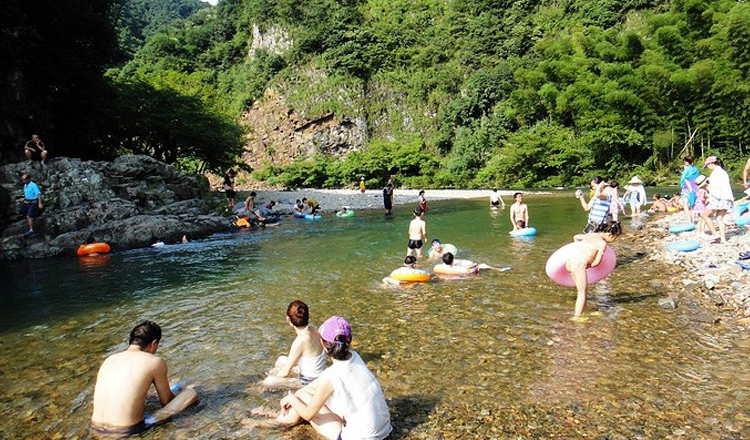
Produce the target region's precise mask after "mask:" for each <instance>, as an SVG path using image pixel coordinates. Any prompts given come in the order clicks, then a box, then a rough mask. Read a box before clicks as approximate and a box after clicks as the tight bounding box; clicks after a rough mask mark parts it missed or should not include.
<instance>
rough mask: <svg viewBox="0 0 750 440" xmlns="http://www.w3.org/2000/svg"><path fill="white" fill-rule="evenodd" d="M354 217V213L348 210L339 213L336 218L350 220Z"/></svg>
mask: <svg viewBox="0 0 750 440" xmlns="http://www.w3.org/2000/svg"><path fill="white" fill-rule="evenodd" d="M353 216H354V211H352V210H349V209H347V210H346V212H337V213H336V217H338V218H349V217H353Z"/></svg>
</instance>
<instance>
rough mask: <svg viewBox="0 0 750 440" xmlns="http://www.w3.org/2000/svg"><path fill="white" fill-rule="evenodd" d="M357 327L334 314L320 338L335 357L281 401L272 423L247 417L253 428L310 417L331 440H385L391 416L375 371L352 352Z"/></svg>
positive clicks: (266, 412) (295, 422)
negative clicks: (353, 331)
mask: <svg viewBox="0 0 750 440" xmlns="http://www.w3.org/2000/svg"><path fill="white" fill-rule="evenodd" d="M351 341H352V329H351V327H350V326H349V323H348V322H347V321H346V319H344V318H342V317H340V316H332V317H330V318H328V319H327V320H326V322H324V323H323V325H322V326H320V342H321V344H322V345H323V347H324V350H325V352H326V354H327V355H328V356H329V357H330V358H331V359H332V360H333V365H331V366H330V367H328V369H326V370H325V371H324V372H323V374H321V375H320V377H319V378H318V379H317V380H316V381H314V382H313V383H311V384H310V385H308V386H306V387H305V388H303V389H301V390H299V391H297V392H296V393H294V394H292V393H291V392H290V393H289V395H287V396H286V397H284V398H283V399H281V413H280V414H277V413H275V412H270V411H268V410H260V411H257V410H255V411H253V413H254V414H262V415H266V416H277V415H278V417H276V420H274V421H273V422H269V423H263V422H257V421H255V422H253V421H243V424H245V425H249V426H266V427H289V426H294V425H296V424H298V423H300V422H302V420H303V419H304V420H309V421H310V424H311V425H312V427H313V428H315V430H316V431H317V432H318V433H319V434H321V435H322V436H324V437H325V438H327V439H330V440H336V439H342V440H382V439H384V438H386V437H388V435H389V434H390V433H391V430H392V427H391V416H390V413H389V412H388V405H387V404H386V402H385V396H384V395H383V390H382V389H381V388H380V384H379V383H378V380H377V379H376V378H375V375H373V374H372V372H371V371H370V370H369V369H368V368H367V365H365V363H364V361H363V360H362V358H361V357H360V356H359V354H357V352H356V351H353V350H350V349H349V345H350V344H351Z"/></svg>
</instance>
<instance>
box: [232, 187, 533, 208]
mask: <svg viewBox="0 0 750 440" xmlns="http://www.w3.org/2000/svg"><path fill="white" fill-rule="evenodd" d="M256 192H257V193H258V195H257V196H256V198H255V199H256V201H257V202H260V203H266V202H269V201H271V200H274V201H276V202H277V203H278V205H277V206H276V207H275V208H274V210H275V211H276V212H278V213H280V214H291V213H292V209H293V205H294V201H295V200H296V199H302V198H303V197H307V198H313V199H315V200H317V201H318V202H319V203H320V206H321V210H320V212H323V213H333V212H336V211H339V210H340V209H341V207H342V206H344V205H346V206H348V207H351V208H352V209H353V210H363V209H384V208H383V191H382V189H378V190H367V191H365V194H360V192H359V191H357V190H352V189H330V190H329V189H301V190H294V191H276V190H256ZM515 192H517V191H515V190H498V191H497V193H498V194H499V195H500V196H501V197H502V198H503V200H504V201H505V203H508V204H510V203H513V202H512V201H511V197H512V196H513V194H514V193H515ZM247 194H249V192H244V191H243V192H241V193H240V196H246V195H247ZM490 194H492V190H489V189H478V190H471V189H465V190H459V189H455V190H454V189H430V190H425V197H427V201H428V203H429V201H430V200H448V199H477V198H485V199H487V203H488V204H489V197H490ZM534 194H545V193H544V192H538V191H535V192H534ZM418 196H419V190H416V189H396V190H395V191H394V195H393V204H394V205H409V204H413V205H414V206H416V205H417V197H418ZM242 200H243V199H242V197H238V201H242Z"/></svg>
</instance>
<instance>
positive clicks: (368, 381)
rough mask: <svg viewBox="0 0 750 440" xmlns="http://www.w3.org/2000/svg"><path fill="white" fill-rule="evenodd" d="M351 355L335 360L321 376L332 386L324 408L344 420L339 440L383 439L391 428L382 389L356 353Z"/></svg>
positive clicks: (352, 352) (353, 352)
mask: <svg viewBox="0 0 750 440" xmlns="http://www.w3.org/2000/svg"><path fill="white" fill-rule="evenodd" d="M350 353H351V355H352V356H351V358H349V360H346V361H337V360H334V361H333V365H331V366H330V367H328V368H327V369H326V370H325V371H324V372H323V374H321V377H326V378H328V380H330V381H331V384H333V393H331V395H330V396H329V397H328V400H327V401H326V406H327V407H328V409H330V410H331V411H332V412H333V413H334V414H336V415H337V416H339V417H341V418H342V419H344V421H345V424H344V428H343V429H342V430H341V438H342V439H345V440H382V439H384V438H386V437H388V435H389V434H390V433H391V430H392V429H393V428H392V427H391V414H390V413H389V412H388V405H387V404H386V403H385V396H384V395H383V390H382V389H381V388H380V384H379V383H378V380H377V379H376V378H375V375H374V374H372V372H371V371H370V370H369V369H368V368H367V365H365V362H364V361H363V360H362V358H361V357H360V356H359V354H357V352H356V351H351V352H350Z"/></svg>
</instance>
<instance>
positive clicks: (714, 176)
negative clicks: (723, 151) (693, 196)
mask: <svg viewBox="0 0 750 440" xmlns="http://www.w3.org/2000/svg"><path fill="white" fill-rule="evenodd" d="M722 165H723V164H722V163H721V159H719V158H718V157H716V156H708V157H707V158H706V160H705V162H704V163H703V168H708V169H709V170H710V171H711V175H710V176H709V177H708V205H706V211H705V212H704V213H703V215H702V216H703V219H704V220H705V221H706V224H708V229H709V230H710V231H711V236H712V237H715V238H714V240H713V241H712V243H725V242H726V241H727V237H726V235H725V232H726V231H725V230H726V226H725V225H724V214H726V213H727V211H728V210H730V209H732V205H733V204H734V203H733V202H734V194H733V193H732V184H731V182H730V181H729V174H727V172H726V171H724V168H723V167H722ZM714 214H716V221H717V222H718V223H719V234H720V235H719V237H716V228H715V227H714V222H713V221H712V220H711V217H712V216H713V215H714Z"/></svg>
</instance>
